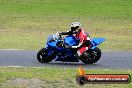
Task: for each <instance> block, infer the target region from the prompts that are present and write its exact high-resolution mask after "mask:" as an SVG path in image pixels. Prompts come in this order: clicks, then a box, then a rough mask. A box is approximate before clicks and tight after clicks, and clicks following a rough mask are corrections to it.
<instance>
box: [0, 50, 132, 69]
mask: <svg viewBox="0 0 132 88" xmlns="http://www.w3.org/2000/svg"><path fill="white" fill-rule="evenodd" d="M37 52H38V51H33V50H0V66H14V67H15V66H16V67H17V66H18V67H19V66H20V67H21V66H22V67H58V68H76V67H78V66H80V65H82V66H83V67H84V68H87V69H132V51H120V52H119V51H103V52H102V57H101V59H100V60H99V61H98V62H97V63H95V64H88V65H85V64H83V63H82V62H81V61H80V62H74V63H73V62H55V61H52V62H51V63H39V62H38V61H37V59H36V54H37Z"/></svg>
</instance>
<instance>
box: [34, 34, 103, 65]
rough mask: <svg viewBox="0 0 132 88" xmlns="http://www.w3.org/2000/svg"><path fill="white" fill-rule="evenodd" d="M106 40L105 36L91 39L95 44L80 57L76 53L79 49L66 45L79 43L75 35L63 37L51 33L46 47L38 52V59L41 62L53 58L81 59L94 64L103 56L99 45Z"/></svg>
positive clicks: (69, 60)
mask: <svg viewBox="0 0 132 88" xmlns="http://www.w3.org/2000/svg"><path fill="white" fill-rule="evenodd" d="M104 41H105V39H104V38H93V39H91V43H92V45H93V46H92V47H91V48H90V49H88V50H87V51H86V52H84V53H83V54H82V55H81V56H80V58H78V57H76V55H75V54H76V52H77V49H73V48H66V47H65V46H76V45H78V44H79V40H78V39H76V38H75V37H74V36H73V35H67V36H65V37H63V38H62V36H58V35H57V34H54V35H50V36H49V37H48V39H47V43H46V47H44V48H42V49H41V50H40V51H39V52H38V53H37V60H38V61H39V62H41V63H48V62H51V61H52V60H55V61H63V62H79V61H80V60H81V61H82V62H83V63H85V64H93V63H95V62H97V61H98V60H99V59H100V58H101V50H100V49H99V48H98V47H97V46H98V45H99V44H101V43H102V42H104Z"/></svg>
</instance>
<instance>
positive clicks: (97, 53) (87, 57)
mask: <svg viewBox="0 0 132 88" xmlns="http://www.w3.org/2000/svg"><path fill="white" fill-rule="evenodd" d="M100 57H101V50H100V49H99V48H98V47H96V48H94V49H91V50H88V51H86V52H85V53H84V54H83V55H82V56H81V61H82V62H83V63H85V64H93V63H95V62H97V61H98V60H99V59H100Z"/></svg>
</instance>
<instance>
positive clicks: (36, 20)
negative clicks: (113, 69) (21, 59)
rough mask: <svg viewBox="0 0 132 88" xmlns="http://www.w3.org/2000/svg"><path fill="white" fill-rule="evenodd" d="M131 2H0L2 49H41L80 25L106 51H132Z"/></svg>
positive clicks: (41, 0) (126, 0)
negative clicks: (100, 39) (54, 36)
mask: <svg viewBox="0 0 132 88" xmlns="http://www.w3.org/2000/svg"><path fill="white" fill-rule="evenodd" d="M131 9H132V2H131V0H99V1H98V0H71V1H70V0H0V49H5V48H6V49H8V48H19V49H40V48H42V47H43V46H44V43H46V39H47V37H48V35H50V34H54V33H56V32H57V31H67V30H68V29H69V28H70V26H69V25H70V23H71V22H73V21H80V22H81V23H82V25H83V27H84V28H85V29H86V30H87V31H89V32H90V33H91V36H92V37H104V38H106V42H105V43H104V44H102V45H101V49H103V50H132V47H131V44H132V38H131V35H132V10H131Z"/></svg>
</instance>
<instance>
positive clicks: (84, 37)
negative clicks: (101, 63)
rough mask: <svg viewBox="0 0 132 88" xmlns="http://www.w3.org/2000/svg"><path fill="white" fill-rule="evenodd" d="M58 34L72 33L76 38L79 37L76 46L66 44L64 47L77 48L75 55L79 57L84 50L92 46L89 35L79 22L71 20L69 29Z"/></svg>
mask: <svg viewBox="0 0 132 88" xmlns="http://www.w3.org/2000/svg"><path fill="white" fill-rule="evenodd" d="M59 34H60V35H74V34H75V35H74V36H75V37H76V38H77V39H79V44H78V45H77V46H67V47H66V48H76V49H77V54H76V56H77V57H80V56H81V55H82V54H83V53H84V52H85V51H86V50H88V49H89V48H90V47H92V43H91V42H90V41H91V40H90V37H89V35H88V34H87V32H85V31H84V30H83V29H82V27H81V24H80V23H79V22H73V23H72V24H71V30H70V31H67V32H61V33H59Z"/></svg>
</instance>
